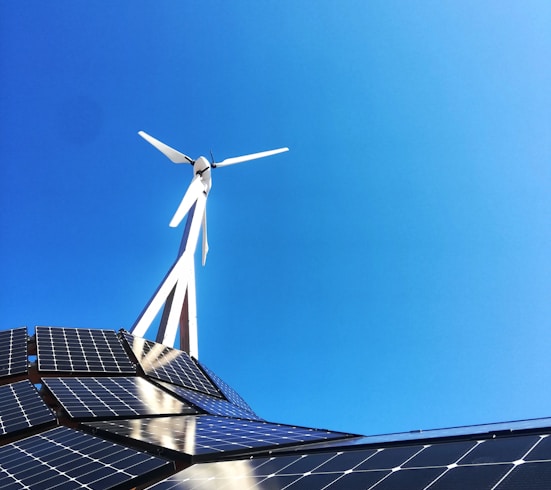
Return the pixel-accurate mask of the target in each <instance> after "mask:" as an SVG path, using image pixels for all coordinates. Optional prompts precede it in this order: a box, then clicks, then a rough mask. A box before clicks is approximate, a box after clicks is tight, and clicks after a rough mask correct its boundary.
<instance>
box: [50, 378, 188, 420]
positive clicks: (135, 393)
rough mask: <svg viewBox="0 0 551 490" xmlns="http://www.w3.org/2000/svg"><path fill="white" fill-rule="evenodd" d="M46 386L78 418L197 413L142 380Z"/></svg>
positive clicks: (81, 380)
mask: <svg viewBox="0 0 551 490" xmlns="http://www.w3.org/2000/svg"><path fill="white" fill-rule="evenodd" d="M43 382H44V384H45V385H46V387H47V388H48V389H49V390H50V391H51V392H52V394H53V395H54V396H55V398H57V400H59V403H60V404H61V405H62V406H63V408H64V409H65V410H66V411H67V413H68V414H69V415H70V416H71V417H74V418H92V417H129V416H136V415H162V414H182V413H189V414H192V413H197V411H196V410H194V409H193V408H191V407H190V406H189V405H187V404H185V403H184V402H182V401H180V400H177V399H176V398H174V397H173V396H170V395H169V394H168V393H165V392H164V391H163V390H161V389H159V388H157V387H156V386H153V385H152V384H151V383H149V382H148V381H146V380H145V379H142V378H137V377H133V378H124V377H116V378H107V377H106V378H45V379H44V380H43Z"/></svg>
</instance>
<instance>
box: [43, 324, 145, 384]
mask: <svg viewBox="0 0 551 490" xmlns="http://www.w3.org/2000/svg"><path fill="white" fill-rule="evenodd" d="M36 345H37V357H38V369H39V370H40V371H55V372H60V371H61V372H70V373H125V374H134V373H135V372H136V367H135V366H134V365H133V364H132V362H131V361H130V359H129V357H128V356H127V355H126V352H125V351H124V348H123V347H122V344H121V342H120V340H119V339H118V338H117V335H116V334H115V332H114V331H112V330H96V329H85V328H78V329H77V328H60V327H36Z"/></svg>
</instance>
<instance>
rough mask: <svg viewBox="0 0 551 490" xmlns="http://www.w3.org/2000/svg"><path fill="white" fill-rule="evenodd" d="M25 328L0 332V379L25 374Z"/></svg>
mask: <svg viewBox="0 0 551 490" xmlns="http://www.w3.org/2000/svg"><path fill="white" fill-rule="evenodd" d="M27 365H28V358H27V328H26V327H21V328H14V329H12V330H3V331H1V332H0V377H5V376H13V375H16V374H26V373H27Z"/></svg>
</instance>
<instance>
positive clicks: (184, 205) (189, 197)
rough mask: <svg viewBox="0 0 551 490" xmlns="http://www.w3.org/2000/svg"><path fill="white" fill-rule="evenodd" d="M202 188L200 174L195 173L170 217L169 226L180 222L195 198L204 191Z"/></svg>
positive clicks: (203, 187)
mask: <svg viewBox="0 0 551 490" xmlns="http://www.w3.org/2000/svg"><path fill="white" fill-rule="evenodd" d="M204 190H205V186H204V185H203V183H202V182H201V176H200V175H196V176H195V177H194V178H193V180H192V181H191V184H189V187H188V188H187V191H186V193H185V194H184V197H183V198H182V201H181V202H180V205H179V206H178V209H177V210H176V212H175V213H174V216H173V217H172V220H171V221H170V224H169V226H170V227H171V228H176V227H177V226H178V225H179V224H180V223H181V222H182V220H183V219H184V216H185V215H186V214H187V212H188V211H189V210H190V208H191V206H193V205H194V204H195V201H197V198H198V197H199V195H200V194H201V192H204Z"/></svg>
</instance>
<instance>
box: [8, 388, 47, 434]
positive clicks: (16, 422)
mask: <svg viewBox="0 0 551 490" xmlns="http://www.w3.org/2000/svg"><path fill="white" fill-rule="evenodd" d="M54 421H55V417H54V414H53V413H52V411H51V410H50V409H49V408H48V407H47V406H46V404H45V403H44V402H43V401H42V398H40V396H39V395H38V392H37V391H36V389H35V387H34V386H33V385H32V384H31V383H30V382H29V381H27V380H24V381H19V382H18V383H12V384H7V385H4V386H0V435H4V434H10V433H13V432H17V431H19V430H23V429H27V428H29V427H33V426H38V425H42V424H46V423H48V422H54Z"/></svg>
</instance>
